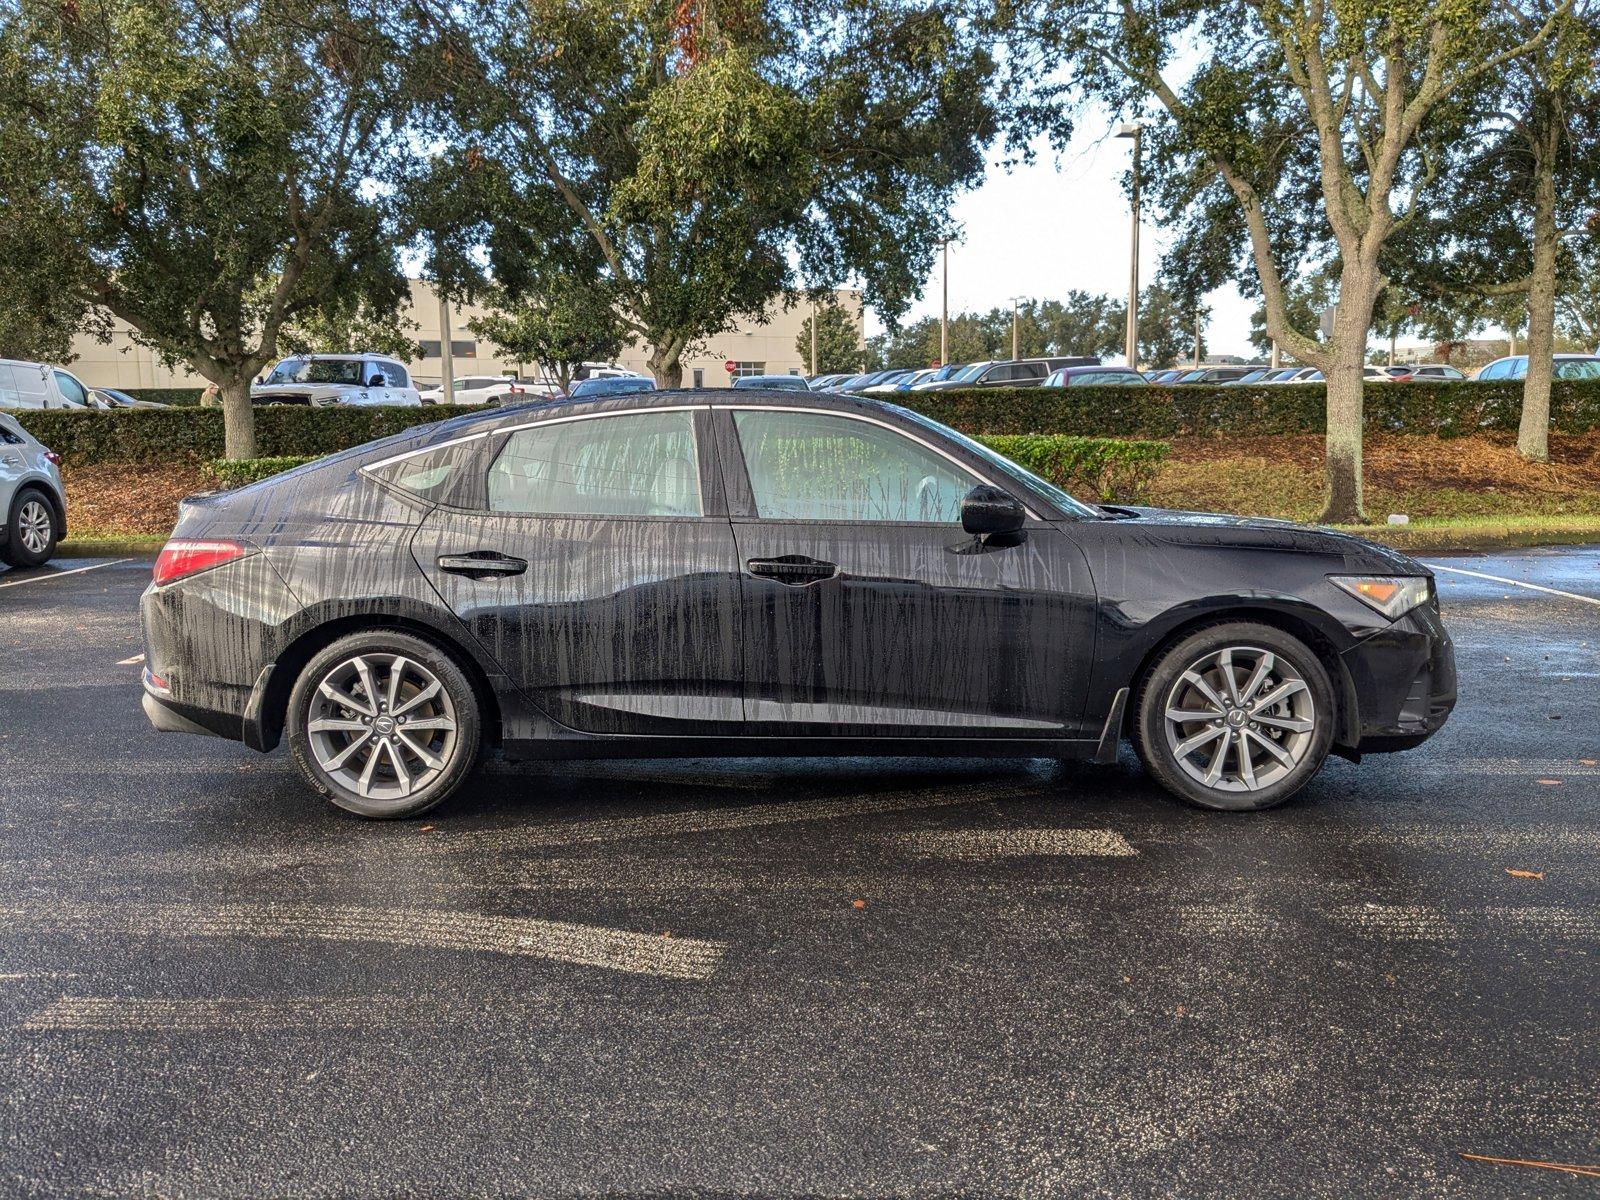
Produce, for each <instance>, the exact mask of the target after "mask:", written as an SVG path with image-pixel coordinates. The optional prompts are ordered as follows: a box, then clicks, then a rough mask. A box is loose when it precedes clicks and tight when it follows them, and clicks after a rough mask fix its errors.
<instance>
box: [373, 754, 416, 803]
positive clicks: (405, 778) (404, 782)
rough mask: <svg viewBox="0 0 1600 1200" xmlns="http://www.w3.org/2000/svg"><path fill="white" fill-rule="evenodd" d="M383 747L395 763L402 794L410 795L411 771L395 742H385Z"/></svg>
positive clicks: (395, 774)
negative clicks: (407, 768) (407, 767)
mask: <svg viewBox="0 0 1600 1200" xmlns="http://www.w3.org/2000/svg"><path fill="white" fill-rule="evenodd" d="M383 748H384V749H385V750H387V751H388V752H389V761H390V762H392V763H393V764H394V777H395V779H397V780H398V781H399V783H400V794H401V795H402V796H406V795H409V794H410V793H411V772H410V771H408V770H406V764H405V762H404V761H403V760H402V758H401V754H400V751H398V750H396V749H395V746H394V743H393V742H385V743H384V744H383ZM373 757H374V758H376V757H377V755H373Z"/></svg>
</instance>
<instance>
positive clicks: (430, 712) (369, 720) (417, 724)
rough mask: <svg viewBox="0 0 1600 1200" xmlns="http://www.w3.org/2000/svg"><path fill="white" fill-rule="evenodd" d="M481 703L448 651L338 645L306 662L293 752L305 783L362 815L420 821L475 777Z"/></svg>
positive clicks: (414, 642) (291, 729) (393, 639)
mask: <svg viewBox="0 0 1600 1200" xmlns="http://www.w3.org/2000/svg"><path fill="white" fill-rule="evenodd" d="M479 729H480V722H479V713H478V698H477V695H476V694H475V693H474V691H473V688H472V683H471V681H470V680H468V679H467V677H466V674H465V673H464V672H463V671H462V670H461V668H460V667H459V666H458V665H457V664H456V662H455V660H454V659H452V658H451V657H450V656H449V655H448V654H446V653H444V651H442V650H440V649H439V648H438V647H437V646H434V645H433V644H432V643H430V642H426V641H423V640H422V639H421V638H419V637H414V636H412V635H411V634H407V633H399V632H396V631H393V630H374V631H372V632H368V633H355V634H351V635H350V636H348V637H344V638H340V639H339V640H338V641H336V642H334V643H333V644H332V645H331V646H329V647H328V648H327V649H325V650H323V651H322V652H321V653H320V654H318V655H316V656H315V657H314V658H313V659H312V660H311V661H310V662H309V663H307V664H306V667H305V670H304V671H302V672H301V673H300V678H299V679H298V680H297V681H296V683H295V686H294V691H293V694H292V695H291V696H290V698H289V713H288V734H289V749H290V754H291V755H292V757H293V758H294V761H295V765H296V766H297V767H299V768H300V772H301V774H302V775H304V776H305V778H306V780H307V781H308V782H309V783H310V784H311V786H312V787H313V788H315V789H316V790H317V791H318V792H320V793H321V794H322V795H323V796H325V797H327V798H328V799H329V800H331V801H332V802H333V803H334V804H336V805H338V806H339V807H340V808H342V809H345V810H346V811H347V812H353V813H356V814H358V815H360V816H363V817H375V818H395V817H411V816H416V815H417V814H418V813H422V812H425V811H427V810H428V809H430V808H432V807H433V806H434V805H436V804H438V803H440V802H441V801H443V800H445V799H446V798H447V797H448V796H449V795H450V794H451V793H452V792H454V791H455V790H456V788H458V787H460V786H461V783H462V781H463V780H464V779H465V778H466V777H467V774H468V773H469V772H470V771H471V770H472V766H473V764H474V763H475V762H476V761H477V757H478V748H479V742H480V733H479Z"/></svg>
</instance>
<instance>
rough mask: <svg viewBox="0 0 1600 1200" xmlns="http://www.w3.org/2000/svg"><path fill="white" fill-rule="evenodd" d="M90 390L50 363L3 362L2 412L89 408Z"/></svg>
mask: <svg viewBox="0 0 1600 1200" xmlns="http://www.w3.org/2000/svg"><path fill="white" fill-rule="evenodd" d="M88 407H89V389H88V388H86V387H84V386H83V384H82V383H81V382H80V381H79V380H78V377H77V376H76V375H74V374H73V373H72V372H71V371H68V370H66V369H65V368H62V367H52V366H51V365H50V364H49V363H36V362H18V361H17V360H15V359H10V358H0V408H12V409H15V408H88Z"/></svg>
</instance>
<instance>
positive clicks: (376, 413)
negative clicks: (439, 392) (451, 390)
mask: <svg viewBox="0 0 1600 1200" xmlns="http://www.w3.org/2000/svg"><path fill="white" fill-rule="evenodd" d="M12 415H13V416H14V417H16V418H17V420H19V421H20V422H21V423H22V424H23V426H24V427H25V428H26V429H27V430H28V432H29V433H31V434H33V436H34V437H36V438H38V439H39V440H40V441H41V442H43V443H44V444H45V445H46V446H49V447H50V449H52V450H54V451H55V452H56V453H57V454H59V455H61V457H62V460H63V461H65V462H66V463H68V464H70V465H72V466H87V465H89V464H92V463H102V462H146V461H152V460H166V461H171V460H173V459H181V460H185V461H189V462H209V461H210V460H212V459H216V458H221V457H222V456H223V454H224V447H223V444H222V441H223V439H222V410H221V409H220V408H165V409H163V408H118V409H109V410H97V409H90V410H87V411H81V412H80V411H66V410H63V409H49V410H44V409H23V410H16V411H13V412H12ZM439 416H440V413H439V410H437V409H431V408H389V407H382V408H379V407H373V408H311V407H310V406H308V405H298V404H273V405H264V406H263V407H261V408H258V409H256V449H257V450H258V451H259V452H260V455H261V457H263V458H287V457H294V458H306V457H310V458H317V457H320V456H321V455H324V454H332V453H334V452H335V451H337V450H347V449H349V448H350V447H351V446H359V445H361V444H362V443H364V442H370V441H373V440H374V439H376V438H381V437H388V436H389V435H390V434H395V433H400V432H402V431H404V430H407V429H410V428H411V427H412V426H414V425H424V424H427V423H428V422H429V421H435V420H438V419H439Z"/></svg>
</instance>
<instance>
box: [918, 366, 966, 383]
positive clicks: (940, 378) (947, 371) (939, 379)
mask: <svg viewBox="0 0 1600 1200" xmlns="http://www.w3.org/2000/svg"><path fill="white" fill-rule="evenodd" d="M971 365H972V364H971V363H945V364H944V365H943V366H942V367H930V368H928V377H927V378H926V379H923V380H919V381H918V382H917V383H915V384H913V385H912V386H913V388H921V387H923V386H924V385H925V384H929V383H943V382H944V381H945V380H946V379H954V378H955V377H956V376H957V375H959V374H961V372H963V371H965V370H966V369H967V368H968V367H970V366H971Z"/></svg>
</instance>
